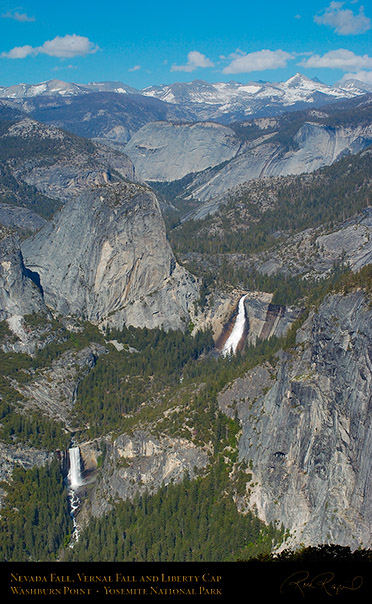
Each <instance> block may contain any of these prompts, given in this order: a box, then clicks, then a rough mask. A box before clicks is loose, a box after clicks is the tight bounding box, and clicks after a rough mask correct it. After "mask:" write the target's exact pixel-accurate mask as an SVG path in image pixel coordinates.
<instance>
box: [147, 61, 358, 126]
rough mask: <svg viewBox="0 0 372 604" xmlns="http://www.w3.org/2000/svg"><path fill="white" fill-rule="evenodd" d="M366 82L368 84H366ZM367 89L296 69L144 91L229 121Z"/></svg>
mask: <svg viewBox="0 0 372 604" xmlns="http://www.w3.org/2000/svg"><path fill="white" fill-rule="evenodd" d="M366 86H367V85H366ZM367 91H368V88H367V87H366V88H365V89H364V90H363V89H362V88H361V87H360V86H359V87H357V86H352V85H351V86H349V85H348V82H347V81H346V82H343V83H340V84H339V85H337V86H328V85H327V84H323V83H322V82H319V81H316V80H311V79H309V78H307V77H305V76H303V75H302V74H300V73H297V74H296V75H294V76H293V77H291V78H289V80H287V81H285V82H279V83H270V82H248V83H247V84H240V83H238V82H234V81H231V82H218V83H214V84H211V83H209V82H203V81H201V80H195V81H193V82H187V83H175V84H170V85H166V86H151V87H149V88H145V89H144V90H142V94H144V95H146V96H152V97H155V98H158V99H160V100H162V101H166V102H168V103H174V104H182V105H183V106H184V107H185V108H187V109H188V110H189V111H191V110H193V111H194V113H196V115H197V117H198V119H215V120H218V121H223V122H225V123H227V122H228V121H232V120H240V119H244V118H246V117H252V116H255V117H257V116H260V115H263V114H265V115H275V114H277V113H280V112H282V111H283V110H285V111H288V110H292V109H304V108H306V107H308V105H309V104H310V105H312V106H319V105H324V104H327V103H329V102H333V101H336V100H345V99H349V98H353V97H354V96H358V95H360V94H364V93H365V92H367Z"/></svg>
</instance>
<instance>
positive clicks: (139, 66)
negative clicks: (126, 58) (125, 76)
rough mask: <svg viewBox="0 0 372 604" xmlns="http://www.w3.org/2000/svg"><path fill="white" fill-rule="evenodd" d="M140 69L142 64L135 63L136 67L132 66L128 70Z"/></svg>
mask: <svg viewBox="0 0 372 604" xmlns="http://www.w3.org/2000/svg"><path fill="white" fill-rule="evenodd" d="M139 69H141V65H134V67H131V68H130V69H128V71H138V70H139Z"/></svg>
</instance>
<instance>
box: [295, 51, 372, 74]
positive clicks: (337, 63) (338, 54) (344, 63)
mask: <svg viewBox="0 0 372 604" xmlns="http://www.w3.org/2000/svg"><path fill="white" fill-rule="evenodd" d="M299 65H302V67H328V68H330V69H343V70H345V71H348V70H353V69H355V70H357V69H372V57H370V56H368V55H363V56H359V55H356V54H355V53H353V52H352V51H351V50H346V49H345V48H339V49H338V50H330V51H329V52H326V53H325V54H324V55H323V56H320V55H317V54H315V55H312V56H311V57H309V58H308V59H306V60H305V61H301V63H299Z"/></svg>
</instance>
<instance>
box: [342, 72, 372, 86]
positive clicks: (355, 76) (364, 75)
mask: <svg viewBox="0 0 372 604" xmlns="http://www.w3.org/2000/svg"><path fill="white" fill-rule="evenodd" d="M345 80H360V81H361V82H366V84H372V71H357V72H356V73H345V74H344V75H343V76H342V78H341V82H344V81H345Z"/></svg>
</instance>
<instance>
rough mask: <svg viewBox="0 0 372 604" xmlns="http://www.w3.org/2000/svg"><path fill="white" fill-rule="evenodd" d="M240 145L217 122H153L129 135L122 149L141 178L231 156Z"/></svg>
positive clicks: (169, 176) (165, 176) (166, 175)
mask: <svg viewBox="0 0 372 604" xmlns="http://www.w3.org/2000/svg"><path fill="white" fill-rule="evenodd" d="M240 145H241V143H240V141H239V139H238V138H237V136H236V135H235V133H234V131H233V130H232V129H231V128H228V127H227V126H222V125H221V124H214V123H208V122H206V123H196V124H174V123H167V122H153V123H149V124H146V125H145V126H143V128H141V130H139V131H138V132H136V134H134V135H133V137H132V138H131V140H130V141H129V143H128V144H127V145H126V147H125V152H126V153H127V155H129V157H130V158H131V160H132V161H133V163H134V165H135V169H136V175H137V176H138V177H139V178H141V179H142V180H148V181H151V180H156V181H170V180H177V179H179V178H182V177H183V176H185V175H186V174H189V173H190V172H200V171H201V170H204V169H205V168H209V167H210V166H216V165H217V164H220V163H222V162H224V161H226V160H229V159H231V158H232V157H234V156H235V155H236V154H237V152H238V151H239V148H240Z"/></svg>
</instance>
